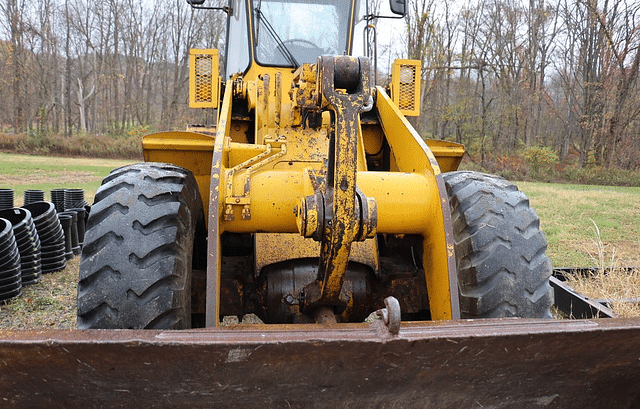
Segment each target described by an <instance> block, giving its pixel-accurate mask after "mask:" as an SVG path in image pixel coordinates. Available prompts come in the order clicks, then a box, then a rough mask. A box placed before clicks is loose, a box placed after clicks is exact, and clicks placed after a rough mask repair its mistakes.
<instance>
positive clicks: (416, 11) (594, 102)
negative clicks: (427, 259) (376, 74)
mask: <svg viewBox="0 0 640 409" xmlns="http://www.w3.org/2000/svg"><path fill="white" fill-rule="evenodd" d="M404 23H405V29H404V31H403V34H402V36H401V39H400V41H399V43H400V45H398V44H395V45H394V46H393V47H381V48H384V49H386V50H388V51H387V52H389V53H396V54H397V56H398V57H405V58H406V57H408V58H412V59H418V60H421V61H422V67H423V68H422V75H423V81H422V84H423V89H422V97H423V105H422V108H423V113H422V115H421V116H420V118H417V119H415V120H413V121H414V125H415V126H416V128H417V129H418V130H419V132H420V133H421V134H422V135H424V136H425V137H430V138H438V139H448V140H453V141H457V142H460V143H464V144H465V145H466V146H467V149H468V150H469V151H470V152H471V153H472V154H473V155H474V156H476V157H478V158H480V160H482V161H484V160H486V159H487V158H490V157H491V156H492V155H496V154H498V153H505V152H513V151H517V150H519V149H522V148H523V147H530V146H543V147H547V148H548V149H550V150H553V151H554V152H556V153H557V155H558V156H559V157H560V158H561V159H563V158H566V157H575V158H576V159H577V161H578V164H579V165H580V166H586V165H588V164H596V165H602V166H607V167H611V166H616V167H621V168H626V169H637V168H639V167H640V155H639V153H640V138H639V137H638V136H637V135H638V132H639V131H640V122H639V121H638V116H639V115H640V98H639V97H638V95H640V93H639V92H638V88H639V85H638V84H639V79H638V73H639V72H640V3H638V2H636V1H632V0H528V1H526V0H518V1H511V0H476V1H465V2H461V1H455V0H409V4H408V14H407V17H406V18H405V20H404ZM378 24H379V25H380V24H384V21H383V20H380V21H378ZM225 28H226V25H225V15H224V14H223V13H221V12H193V11H192V9H191V8H190V7H189V6H188V5H187V4H186V2H185V1H184V0H154V1H153V2H141V1H138V2H136V1H133V2H132V1H125V0H104V1H98V2H89V1H88V0H32V1H27V0H4V1H3V2H1V3H0V128H1V129H2V130H7V131H12V132H19V133H27V132H28V133H33V134H36V135H45V134H49V133H55V134H64V135H70V134H72V133H75V132H81V133H100V134H105V133H106V134H114V135H122V134H125V133H126V132H127V130H129V129H131V128H134V127H137V126H151V127H152V128H156V129H174V128H183V127H184V125H185V124H186V123H187V122H189V121H191V120H192V119H193V115H195V114H194V113H193V112H192V111H190V110H189V109H188V108H187V103H186V101H187V89H188V87H187V82H188V50H189V49H190V48H200V47H202V48H211V47H217V48H220V49H223V48H224V44H223V36H224V29H225ZM221 55H224V51H223V50H222V53H221ZM380 68H382V67H380Z"/></svg>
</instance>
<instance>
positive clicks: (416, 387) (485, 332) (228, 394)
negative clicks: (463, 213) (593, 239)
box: [0, 318, 640, 408]
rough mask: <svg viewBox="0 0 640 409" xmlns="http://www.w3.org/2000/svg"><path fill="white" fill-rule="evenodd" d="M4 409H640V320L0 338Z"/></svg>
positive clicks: (17, 334) (261, 327) (61, 333)
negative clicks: (394, 331) (396, 329)
mask: <svg viewBox="0 0 640 409" xmlns="http://www.w3.org/2000/svg"><path fill="white" fill-rule="evenodd" d="M0 364H1V366H2V372H1V374H0V379H1V381H0V399H2V400H1V401H0V407H20V408H24V407H34V408H35V407H38V408H44V407H46V408H75V407H82V408H92V407H96V408H98V407H144V408H151V407H154V408H179V407H184V408H197V407H275V408H313V407H329V408H336V407H353V408H360V407H393V408H401V407H402V408H407V407H420V408H426V407H429V408H431V407H438V408H440V407H447V408H483V407H484V408H488V407H491V408H537V407H549V408H587V407H588V408H632V407H638V406H639V405H640V319H618V318H616V319H599V320H523V319H501V320H473V321H454V322H423V323H402V325H401V328H400V332H399V334H398V335H395V336H394V335H392V334H390V333H389V332H388V331H387V330H386V328H385V327H384V326H383V324H382V323H381V322H380V321H377V322H374V323H372V324H334V325H313V326H312V325H308V326H286V325H254V326H236V327H225V328H222V329H205V330H189V331H140V330H69V331H65V330H49V331H0Z"/></svg>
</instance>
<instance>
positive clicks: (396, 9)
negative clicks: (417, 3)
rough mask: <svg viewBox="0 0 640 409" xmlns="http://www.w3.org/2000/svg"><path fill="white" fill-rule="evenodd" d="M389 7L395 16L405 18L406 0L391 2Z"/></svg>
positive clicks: (391, 0) (392, 0)
mask: <svg viewBox="0 0 640 409" xmlns="http://www.w3.org/2000/svg"><path fill="white" fill-rule="evenodd" d="M389 7H390V8H391V11H392V12H393V13H394V14H399V15H401V16H404V15H405V14H406V8H407V3H406V0H389Z"/></svg>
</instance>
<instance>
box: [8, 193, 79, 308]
mask: <svg viewBox="0 0 640 409" xmlns="http://www.w3.org/2000/svg"><path fill="white" fill-rule="evenodd" d="M90 209H91V207H90V206H89V204H88V203H87V202H85V200H84V191H83V190H82V189H53V190H51V202H46V201H45V200H44V191H42V190H25V192H24V205H23V207H22V208H15V207H14V191H13V189H0V302H7V301H8V300H11V299H12V298H15V297H18V296H19V295H20V294H22V286H23V285H29V284H34V283H37V282H38V281H40V279H41V277H42V274H43V273H51V272H54V271H58V270H62V269H64V268H65V267H66V263H67V260H68V259H70V258H72V257H73V256H74V255H79V254H80V253H81V251H82V244H83V241H84V233H85V223H86V220H87V218H88V216H89V212H90Z"/></svg>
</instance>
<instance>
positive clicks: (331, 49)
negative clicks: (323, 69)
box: [188, 0, 405, 78]
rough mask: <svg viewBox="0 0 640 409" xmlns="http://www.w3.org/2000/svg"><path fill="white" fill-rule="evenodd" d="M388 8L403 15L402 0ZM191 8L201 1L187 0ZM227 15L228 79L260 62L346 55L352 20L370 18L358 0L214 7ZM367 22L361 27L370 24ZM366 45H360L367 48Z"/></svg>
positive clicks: (241, 2) (257, 1)
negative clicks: (361, 9) (361, 8)
mask: <svg viewBox="0 0 640 409" xmlns="http://www.w3.org/2000/svg"><path fill="white" fill-rule="evenodd" d="M390 1H391V2H390V9H391V11H392V12H393V13H395V14H398V15H404V8H405V5H404V0H390ZM188 2H189V3H190V4H191V6H192V7H194V8H204V9H217V8H216V7H207V6H205V5H204V4H205V1H204V0H188ZM218 9H221V10H224V11H225V12H226V13H227V15H228V20H227V48H226V53H227V54H226V59H225V61H226V64H225V69H224V72H225V73H226V77H227V78H230V77H232V76H233V75H235V74H238V73H244V74H249V75H248V77H250V78H251V77H253V75H250V73H249V71H256V72H258V71H260V72H261V71H264V70H263V68H264V67H277V68H289V69H291V70H295V69H297V68H298V67H300V66H301V65H302V64H305V63H309V64H313V63H315V62H316V61H317V59H318V57H320V56H321V55H334V56H335V55H351V54H352V52H353V42H354V32H355V25H356V24H357V23H358V21H360V20H361V19H362V20H367V19H370V18H373V17H383V16H373V15H371V14H370V13H369V6H368V4H367V5H366V7H365V10H364V11H363V12H361V11H360V10H359V9H360V1H359V0H229V4H228V6H226V7H221V8H218ZM370 26H371V25H370V24H367V27H366V28H365V29H367V30H368V29H371V27H370ZM370 48H371V47H365V49H370Z"/></svg>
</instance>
